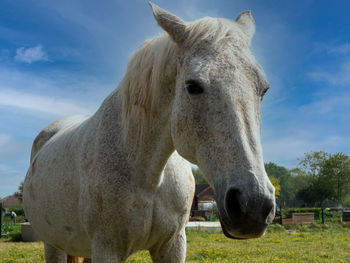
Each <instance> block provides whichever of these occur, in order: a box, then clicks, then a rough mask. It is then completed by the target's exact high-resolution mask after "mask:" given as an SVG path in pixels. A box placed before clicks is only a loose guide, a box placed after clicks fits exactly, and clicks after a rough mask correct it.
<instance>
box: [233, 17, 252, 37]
mask: <svg viewBox="0 0 350 263" xmlns="http://www.w3.org/2000/svg"><path fill="white" fill-rule="evenodd" d="M235 22H236V23H237V24H238V25H239V26H240V27H241V28H242V31H243V32H244V33H245V34H246V35H247V36H248V39H249V42H250V41H251V39H252V37H253V35H254V33H255V22H254V19H253V17H252V14H251V13H250V11H245V12H243V13H240V14H239V16H237V18H236V20H235Z"/></svg>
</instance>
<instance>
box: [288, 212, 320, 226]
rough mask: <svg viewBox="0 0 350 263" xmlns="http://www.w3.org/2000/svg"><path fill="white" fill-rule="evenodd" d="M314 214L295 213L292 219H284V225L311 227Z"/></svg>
mask: <svg viewBox="0 0 350 263" xmlns="http://www.w3.org/2000/svg"><path fill="white" fill-rule="evenodd" d="M313 219H314V213H293V214H292V217H291V218H283V219H282V224H283V225H296V224H300V225H311V223H312V221H313Z"/></svg>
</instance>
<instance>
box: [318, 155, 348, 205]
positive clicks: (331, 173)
mask: <svg viewBox="0 0 350 263" xmlns="http://www.w3.org/2000/svg"><path fill="white" fill-rule="evenodd" d="M320 178H322V180H323V181H324V184H328V186H329V188H330V191H331V193H330V197H331V199H334V200H337V201H338V205H340V204H341V203H342V201H343V198H344V195H345V193H346V191H348V190H349V189H350V158H349V156H347V155H346V154H344V153H335V154H331V155H329V158H328V159H327V160H326V161H325V162H324V163H323V166H322V169H321V172H320Z"/></svg>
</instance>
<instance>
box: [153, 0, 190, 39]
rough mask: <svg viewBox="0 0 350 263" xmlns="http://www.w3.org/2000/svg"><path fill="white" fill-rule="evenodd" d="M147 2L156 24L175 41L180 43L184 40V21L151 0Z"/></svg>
mask: <svg viewBox="0 0 350 263" xmlns="http://www.w3.org/2000/svg"><path fill="white" fill-rule="evenodd" d="M148 3H149V5H150V6H151V7H152V11H153V15H154V17H155V19H156V20H157V22H158V25H159V26H160V27H162V28H163V29H164V30H165V31H166V32H168V34H169V35H170V36H171V38H172V39H173V40H174V41H175V42H176V43H178V44H180V45H181V44H182V43H183V42H184V40H185V31H186V23H185V22H184V21H183V20H182V19H180V18H179V17H177V16H175V15H173V14H171V13H169V12H168V11H165V10H164V9H162V8H160V7H159V6H157V5H155V4H153V3H152V2H148Z"/></svg>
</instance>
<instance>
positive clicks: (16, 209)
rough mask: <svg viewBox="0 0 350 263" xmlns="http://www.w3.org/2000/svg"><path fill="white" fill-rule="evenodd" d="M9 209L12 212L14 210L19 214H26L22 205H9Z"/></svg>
mask: <svg viewBox="0 0 350 263" xmlns="http://www.w3.org/2000/svg"><path fill="white" fill-rule="evenodd" d="M7 211H8V212H9V213H11V212H12V211H13V212H15V213H16V215H17V216H24V209H23V206H22V205H17V206H11V207H8V208H7Z"/></svg>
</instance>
